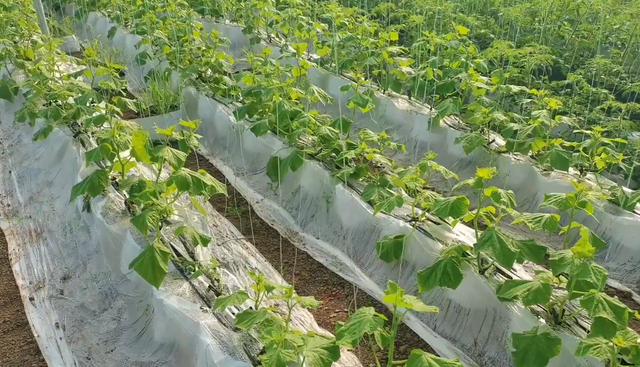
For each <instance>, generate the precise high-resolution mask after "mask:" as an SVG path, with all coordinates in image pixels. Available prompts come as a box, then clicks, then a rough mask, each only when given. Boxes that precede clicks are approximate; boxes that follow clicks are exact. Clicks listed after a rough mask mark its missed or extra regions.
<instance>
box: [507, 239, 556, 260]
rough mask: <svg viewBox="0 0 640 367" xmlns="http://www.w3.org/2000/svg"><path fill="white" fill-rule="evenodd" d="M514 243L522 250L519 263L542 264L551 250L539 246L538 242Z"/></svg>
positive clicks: (519, 253) (516, 241)
mask: <svg viewBox="0 0 640 367" xmlns="http://www.w3.org/2000/svg"><path fill="white" fill-rule="evenodd" d="M513 243H514V245H515V247H516V248H517V249H518V250H520V251H519V252H518V257H517V258H516V260H517V261H518V263H522V262H523V261H524V260H529V261H531V262H532V263H535V264H542V262H543V261H544V257H545V255H546V254H547V251H548V250H549V248H547V246H544V245H541V244H539V243H538V242H537V241H536V240H515V241H513Z"/></svg>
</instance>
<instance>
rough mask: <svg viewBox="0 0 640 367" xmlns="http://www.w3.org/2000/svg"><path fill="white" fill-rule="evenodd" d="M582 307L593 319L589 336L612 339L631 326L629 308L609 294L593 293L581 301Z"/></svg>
mask: <svg viewBox="0 0 640 367" xmlns="http://www.w3.org/2000/svg"><path fill="white" fill-rule="evenodd" d="M580 305H581V306H582V307H583V308H584V309H585V310H586V311H587V314H588V315H589V316H590V317H591V318H592V319H593V324H592V325H591V333H590V334H589V335H592V336H601V337H603V338H607V339H611V338H613V337H614V336H615V335H616V333H617V332H618V330H623V329H625V328H626V327H627V324H629V311H630V310H629V307H627V306H626V305H625V304H624V303H622V302H620V301H619V300H618V299H617V298H613V297H611V296H609V295H607V294H604V293H599V292H595V291H592V292H590V293H588V294H587V295H585V296H583V297H582V298H581V299H580Z"/></svg>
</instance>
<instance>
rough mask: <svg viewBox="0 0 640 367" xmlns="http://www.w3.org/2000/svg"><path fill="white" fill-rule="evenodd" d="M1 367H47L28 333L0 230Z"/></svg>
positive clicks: (2, 234) (28, 327)
mask: <svg viewBox="0 0 640 367" xmlns="http://www.w3.org/2000/svg"><path fill="white" fill-rule="evenodd" d="M0 366H7V367H23V366H24V367H47V363H46V362H45V361H44V358H42V353H41V352H40V348H39V347H38V343H36V340H35V338H34V336H33V333H32V332H31V327H30V326H29V321H27V316H26V314H25V312H24V305H23V304H22V299H21V298H20V292H19V290H18V286H17V285H16V281H15V278H14V277H13V271H12V270H11V262H10V261H9V253H8V250H7V240H6V239H5V237H4V233H2V231H1V230H0Z"/></svg>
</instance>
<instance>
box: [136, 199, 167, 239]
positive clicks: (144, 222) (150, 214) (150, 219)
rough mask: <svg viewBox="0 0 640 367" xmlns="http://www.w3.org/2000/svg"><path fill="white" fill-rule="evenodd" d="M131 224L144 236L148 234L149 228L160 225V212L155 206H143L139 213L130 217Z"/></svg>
mask: <svg viewBox="0 0 640 367" xmlns="http://www.w3.org/2000/svg"><path fill="white" fill-rule="evenodd" d="M131 224H133V225H134V226H135V227H136V228H137V229H138V230H139V231H140V233H142V234H143V235H145V236H146V235H148V234H149V229H152V228H157V227H158V226H159V225H160V212H159V211H158V208H156V207H155V206H150V207H148V208H145V209H144V210H143V211H142V212H141V213H140V214H138V215H136V216H135V217H133V218H131Z"/></svg>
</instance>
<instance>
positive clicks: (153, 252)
mask: <svg viewBox="0 0 640 367" xmlns="http://www.w3.org/2000/svg"><path fill="white" fill-rule="evenodd" d="M170 259H171V251H169V249H168V248H167V247H166V246H165V245H164V244H162V242H160V241H154V242H153V243H151V244H150V245H149V246H147V247H146V248H145V249H144V250H142V252H141V253H140V255H138V256H137V257H136V258H135V259H133V261H132V262H131V263H130V264H129V269H133V270H135V272H136V273H138V274H139V275H140V276H141V277H142V279H144V280H146V281H147V282H148V283H149V284H151V285H152V286H154V287H156V288H160V285H162V282H163V281H164V278H165V277H166V276H167V273H168V272H169V260H170Z"/></svg>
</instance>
